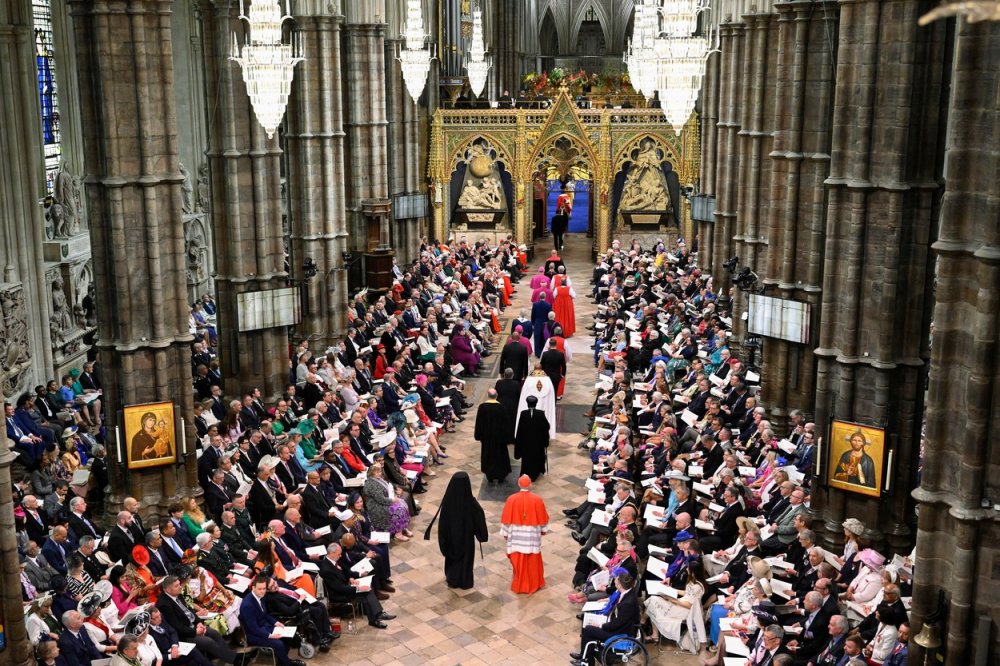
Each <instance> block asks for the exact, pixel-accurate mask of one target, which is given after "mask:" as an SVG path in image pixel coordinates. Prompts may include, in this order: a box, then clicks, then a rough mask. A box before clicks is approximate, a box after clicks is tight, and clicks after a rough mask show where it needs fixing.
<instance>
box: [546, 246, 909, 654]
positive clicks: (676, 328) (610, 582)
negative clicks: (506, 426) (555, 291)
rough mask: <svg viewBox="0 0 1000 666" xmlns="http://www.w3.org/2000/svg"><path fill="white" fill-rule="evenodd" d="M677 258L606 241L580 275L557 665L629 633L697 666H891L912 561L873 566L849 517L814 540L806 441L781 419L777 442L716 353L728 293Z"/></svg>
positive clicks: (723, 341)
mask: <svg viewBox="0 0 1000 666" xmlns="http://www.w3.org/2000/svg"><path fill="white" fill-rule="evenodd" d="M691 250H692V251H689V249H688V248H687V247H686V246H685V244H684V242H683V240H678V241H677V244H676V246H675V247H665V245H664V244H663V243H662V242H657V244H656V246H655V247H653V248H643V247H641V246H640V244H639V243H638V242H637V241H633V242H632V243H631V245H626V246H622V244H621V242H620V241H618V240H616V241H614V243H613V247H612V248H610V249H609V250H608V251H607V253H605V254H603V255H602V256H600V257H599V258H598V263H597V265H596V266H595V268H594V273H593V280H592V283H593V285H594V286H593V292H592V296H593V298H594V299H595V302H596V303H597V307H598V316H597V318H596V321H595V322H594V323H593V324H592V326H591V330H592V331H593V332H594V335H595V338H596V341H595V344H594V364H595V366H596V367H597V368H598V374H597V378H598V382H597V384H596V397H595V400H594V402H593V404H592V406H591V409H590V410H588V411H587V413H586V414H585V416H587V417H588V418H590V419H592V420H591V421H589V423H590V427H588V428H587V429H586V430H585V431H584V432H583V433H582V434H583V435H584V439H583V440H582V441H581V443H580V445H579V446H580V448H581V449H582V450H583V451H584V452H585V454H586V455H587V456H588V457H589V458H590V461H589V462H590V463H591V464H592V465H593V472H592V473H591V474H590V478H587V479H586V483H585V486H584V487H582V488H581V489H580V492H581V495H585V499H583V501H581V503H580V504H579V505H578V506H575V507H569V508H566V509H564V511H563V513H564V514H565V515H566V518H567V519H568V520H567V526H568V527H570V528H572V530H573V532H572V536H573V538H574V539H575V540H576V541H577V542H578V543H579V544H580V551H579V555H578V557H577V562H576V569H575V572H574V574H573V580H572V585H573V591H572V592H571V593H570V594H569V601H570V603H572V604H576V605H579V606H580V610H581V612H580V613H579V615H578V618H579V619H581V620H582V621H583V627H582V630H581V639H580V647H579V649H578V650H577V651H575V652H573V653H572V654H571V655H570V658H571V660H572V663H573V664H587V663H594V661H595V660H596V659H599V658H600V655H601V650H602V647H604V644H605V642H607V641H608V639H610V638H612V637H614V636H620V635H627V636H640V635H641V638H642V640H644V641H645V642H646V643H647V644H657V643H659V644H661V645H662V643H663V642H671V643H674V644H676V649H678V650H679V653H681V654H683V653H686V654H692V655H697V654H701V655H703V656H704V658H705V660H704V663H705V664H706V665H709V666H712V665H714V664H722V663H725V664H741V665H744V664H748V665H749V666H787V665H788V664H794V665H796V666H807V665H809V666H848V665H850V666H857V665H859V664H885V665H886V666H900V665H902V664H905V663H906V658H907V641H908V638H909V625H908V608H909V605H908V604H909V595H910V593H911V592H910V591H911V581H912V575H913V569H912V559H913V558H912V554H911V555H910V556H909V557H901V556H899V555H896V556H895V557H894V558H892V559H887V558H886V556H885V555H883V554H882V553H880V552H878V551H877V550H875V549H874V548H872V546H871V544H869V542H868V540H867V537H866V533H867V530H866V526H865V525H864V524H863V523H862V522H861V521H859V520H857V519H856V518H849V519H847V520H845V521H844V522H843V525H842V529H843V548H842V549H839V548H838V549H837V550H836V551H831V550H826V549H824V548H822V547H821V546H820V545H818V544H817V538H816V535H815V533H814V532H813V530H812V522H813V519H812V517H811V514H810V511H809V499H810V488H811V485H812V483H813V477H814V474H815V472H816V467H817V460H816V458H817V454H816V451H817V438H818V436H819V433H817V431H816V429H815V427H814V424H813V423H811V422H809V421H808V420H807V419H806V417H805V416H804V415H803V414H802V413H800V412H797V411H793V412H792V413H791V414H790V423H789V424H788V427H787V430H780V431H779V429H778V428H777V427H774V426H772V424H771V423H770V422H769V421H768V420H767V418H766V415H767V412H766V410H765V405H763V404H762V403H761V401H760V399H759V393H760V383H759V382H760V375H759V370H758V369H757V368H754V367H752V366H750V365H749V364H748V363H746V362H745V361H744V359H742V358H740V348H738V347H736V346H730V344H729V331H730V330H731V329H732V321H731V320H730V319H729V318H728V316H729V313H730V312H731V311H732V310H731V299H732V298H733V297H734V294H735V292H732V293H729V294H724V293H717V292H716V291H715V290H714V289H713V281H712V278H711V276H709V275H706V274H704V273H703V272H702V271H700V270H699V268H698V267H697V265H696V262H695V261H694V257H695V253H696V250H695V248H691ZM577 381H580V380H579V379H578V380H577Z"/></svg>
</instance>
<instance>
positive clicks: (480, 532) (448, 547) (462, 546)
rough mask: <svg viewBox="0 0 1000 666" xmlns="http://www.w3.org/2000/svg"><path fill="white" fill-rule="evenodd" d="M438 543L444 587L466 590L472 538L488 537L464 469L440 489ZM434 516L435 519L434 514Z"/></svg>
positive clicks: (472, 553)
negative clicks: (446, 585) (441, 559)
mask: <svg viewBox="0 0 1000 666" xmlns="http://www.w3.org/2000/svg"><path fill="white" fill-rule="evenodd" d="M438 516H440V518H441V524H440V525H439V526H438V547H439V548H440V549H441V554H442V555H444V576H445V578H446V579H447V580H448V587H457V588H459V589H462V590H468V589H470V588H472V587H473V585H474V584H475V582H474V580H473V576H472V567H473V565H474V564H475V561H476V541H477V540H478V541H479V542H484V541H489V538H490V535H489V532H488V531H487V529H486V514H485V513H484V512H483V507H481V506H479V502H477V501H476V498H475V496H474V495H473V494H472V482H471V481H470V480H469V475H468V474H467V473H465V472H456V473H455V475H454V476H453V477H451V481H450V482H449V483H448V488H447V489H446V490H445V491H444V498H443V499H442V500H441V508H439V509H438ZM438 516H435V517H434V518H435V520H436V519H437V518H438ZM432 527H434V521H433V520H432V521H431V524H430V525H428V526H427V531H426V532H424V539H430V538H431V528H432Z"/></svg>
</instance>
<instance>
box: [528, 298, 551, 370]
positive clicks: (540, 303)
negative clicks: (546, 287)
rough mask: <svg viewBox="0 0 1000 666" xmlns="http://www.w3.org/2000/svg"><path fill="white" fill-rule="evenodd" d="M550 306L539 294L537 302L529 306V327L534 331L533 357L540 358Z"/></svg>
mask: <svg viewBox="0 0 1000 666" xmlns="http://www.w3.org/2000/svg"><path fill="white" fill-rule="evenodd" d="M550 312H552V306H551V305H549V303H548V301H546V300H545V295H544V294H539V296H538V300H537V301H535V304H534V305H532V306H531V325H532V326H533V327H534V329H535V356H536V357H540V356H541V355H542V351H543V350H544V348H545V347H544V345H545V324H547V323H548V321H549V313H550Z"/></svg>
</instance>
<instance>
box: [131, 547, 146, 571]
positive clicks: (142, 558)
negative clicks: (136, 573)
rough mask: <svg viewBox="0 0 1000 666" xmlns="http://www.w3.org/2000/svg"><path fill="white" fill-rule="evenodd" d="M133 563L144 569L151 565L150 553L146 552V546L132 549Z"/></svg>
mask: <svg viewBox="0 0 1000 666" xmlns="http://www.w3.org/2000/svg"><path fill="white" fill-rule="evenodd" d="M132 561H133V562H135V563H136V564H138V565H139V566H140V567H144V566H146V565H147V564H149V551H148V550H146V547H145V546H133V547H132Z"/></svg>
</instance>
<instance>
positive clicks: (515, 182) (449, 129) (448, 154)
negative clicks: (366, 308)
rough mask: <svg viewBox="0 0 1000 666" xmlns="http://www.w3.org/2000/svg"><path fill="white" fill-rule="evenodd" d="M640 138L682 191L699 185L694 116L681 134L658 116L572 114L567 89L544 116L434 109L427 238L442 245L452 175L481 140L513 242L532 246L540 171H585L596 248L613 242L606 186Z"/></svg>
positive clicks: (683, 209) (684, 212)
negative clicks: (501, 183)
mask: <svg viewBox="0 0 1000 666" xmlns="http://www.w3.org/2000/svg"><path fill="white" fill-rule="evenodd" d="M643 139H649V140H652V141H654V142H655V143H656V145H657V146H658V150H659V151H660V153H661V154H662V156H663V159H664V160H665V161H666V162H669V164H670V167H671V169H672V170H673V171H674V172H676V173H677V176H678V179H679V180H680V183H681V184H682V185H684V186H688V185H697V179H698V170H699V164H700V151H701V141H700V137H699V125H698V117H697V115H696V114H692V116H691V119H690V120H689V121H688V123H687V124H686V125H685V126H684V128H683V129H682V131H681V133H680V135H678V134H677V133H675V132H674V130H673V128H672V127H671V125H670V123H669V122H667V120H666V119H665V118H664V116H663V113H662V111H660V110H659V109H608V108H604V109H578V108H576V104H575V103H574V101H573V100H572V99H571V98H570V96H569V93H568V91H567V90H566V89H561V90H560V92H559V94H558V95H557V96H556V97H555V99H554V100H552V102H551V104H550V105H549V107H548V108H545V109H527V108H524V109H475V110H466V109H439V110H438V111H437V112H436V113H435V114H434V119H433V122H432V124H431V137H430V146H431V154H430V156H429V160H428V177H429V189H430V199H431V202H432V206H433V209H434V229H433V236H434V237H437V238H447V237H448V236H449V233H450V232H451V231H453V230H452V229H451V228H450V223H451V222H450V221H451V220H452V213H453V212H454V210H453V208H454V206H453V204H452V201H453V200H454V199H455V197H453V192H451V188H452V184H451V174H452V172H453V171H454V169H455V167H456V165H457V164H458V162H459V161H461V160H462V159H464V157H465V153H466V151H467V150H468V148H469V146H471V145H473V144H474V143H475V142H477V141H483V140H485V141H487V142H488V143H489V145H490V146H491V148H492V149H493V150H495V155H496V159H497V161H498V162H501V163H503V165H504V167H505V169H507V171H508V172H509V174H510V178H511V181H512V191H513V196H512V199H513V201H512V203H511V205H510V209H511V211H512V212H513V220H512V221H508V222H507V224H508V225H509V227H508V228H511V229H513V231H514V236H515V239H516V240H517V242H518V243H524V244H527V245H529V246H530V245H532V244H533V241H534V237H533V235H532V224H531V221H532V196H533V195H532V188H533V181H534V177H535V174H537V173H538V171H539V169H540V168H542V167H544V168H550V167H552V168H555V169H557V170H558V169H568V168H570V167H571V165H577V166H578V167H579V168H586V169H587V171H588V174H589V175H590V177H591V178H592V180H593V195H594V249H595V250H603V249H604V248H606V247H607V246H608V245H609V244H610V242H611V232H612V220H611V210H610V209H611V187H612V184H613V181H614V177H615V174H616V173H617V172H618V171H620V169H621V167H622V165H623V163H624V162H627V161H629V159H631V156H630V153H631V151H632V148H631V147H633V146H635V145H636V144H637V142H641V141H642V140H643ZM679 209H680V214H679V216H678V217H679V226H680V230H681V233H683V234H690V233H691V231H690V230H691V215H690V209H689V206H688V203H687V200H686V199H684V200H683V201H681V203H680V206H679Z"/></svg>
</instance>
